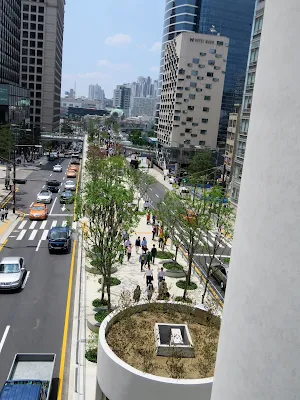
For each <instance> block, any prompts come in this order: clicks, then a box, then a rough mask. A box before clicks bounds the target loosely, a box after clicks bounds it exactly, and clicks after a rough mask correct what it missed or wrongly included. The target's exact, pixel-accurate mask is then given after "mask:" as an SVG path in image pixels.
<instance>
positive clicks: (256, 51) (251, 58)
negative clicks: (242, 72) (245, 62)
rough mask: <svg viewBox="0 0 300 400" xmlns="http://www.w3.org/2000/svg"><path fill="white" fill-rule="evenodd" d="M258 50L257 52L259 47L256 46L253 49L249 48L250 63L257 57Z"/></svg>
mask: <svg viewBox="0 0 300 400" xmlns="http://www.w3.org/2000/svg"><path fill="white" fill-rule="evenodd" d="M258 52H259V48H258V47H256V48H254V49H252V50H251V53H250V63H253V62H256V61H257V59H258Z"/></svg>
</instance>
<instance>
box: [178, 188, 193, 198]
mask: <svg viewBox="0 0 300 400" xmlns="http://www.w3.org/2000/svg"><path fill="white" fill-rule="evenodd" d="M189 194H190V190H189V189H188V188H187V187H185V186H182V187H180V188H179V195H180V196H181V197H188V196H189Z"/></svg>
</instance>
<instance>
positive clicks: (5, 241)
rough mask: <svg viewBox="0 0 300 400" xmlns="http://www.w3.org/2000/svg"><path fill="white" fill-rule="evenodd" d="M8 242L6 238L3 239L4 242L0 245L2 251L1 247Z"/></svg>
mask: <svg viewBox="0 0 300 400" xmlns="http://www.w3.org/2000/svg"><path fill="white" fill-rule="evenodd" d="M7 242H8V239H5V240H4V242H3V243H2V244H1V245H0V251H2V249H3V247H4V246H5V245H6V243H7Z"/></svg>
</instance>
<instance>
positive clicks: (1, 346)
mask: <svg viewBox="0 0 300 400" xmlns="http://www.w3.org/2000/svg"><path fill="white" fill-rule="evenodd" d="M9 329H10V325H7V326H6V328H5V331H4V333H3V336H2V339H1V342H0V353H1V351H2V348H3V346H4V343H5V340H6V338H7V335H8V332H9Z"/></svg>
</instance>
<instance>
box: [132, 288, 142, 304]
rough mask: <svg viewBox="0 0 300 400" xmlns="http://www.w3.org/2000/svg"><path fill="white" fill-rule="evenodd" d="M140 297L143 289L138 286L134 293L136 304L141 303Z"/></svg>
mask: <svg viewBox="0 0 300 400" xmlns="http://www.w3.org/2000/svg"><path fill="white" fill-rule="evenodd" d="M140 297H141V288H140V287H139V285H137V287H136V288H135V289H134V291H133V300H134V301H135V303H138V302H139V301H140Z"/></svg>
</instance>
